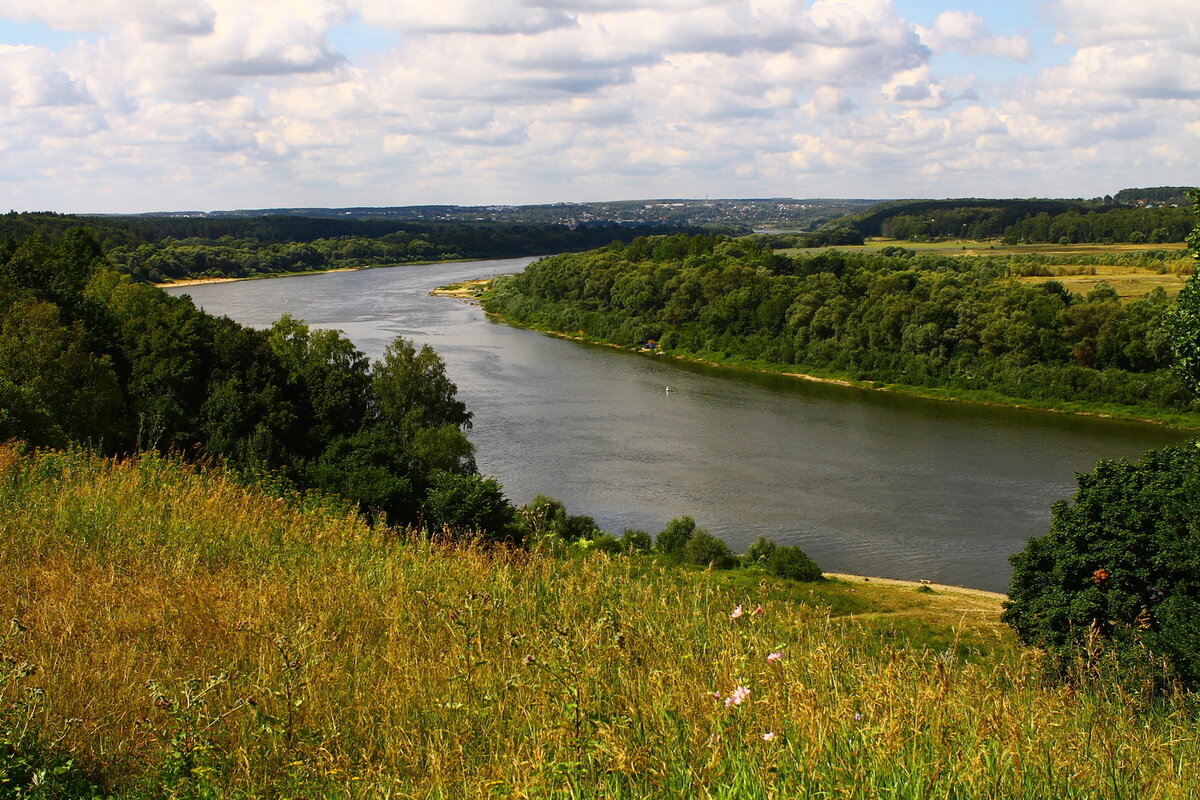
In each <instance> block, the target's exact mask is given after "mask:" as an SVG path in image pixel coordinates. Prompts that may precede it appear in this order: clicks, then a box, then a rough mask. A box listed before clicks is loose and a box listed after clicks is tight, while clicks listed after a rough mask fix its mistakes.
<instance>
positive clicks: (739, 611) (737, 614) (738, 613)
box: [729, 606, 745, 619]
mask: <svg viewBox="0 0 1200 800" xmlns="http://www.w3.org/2000/svg"><path fill="white" fill-rule="evenodd" d="M744 613H745V612H744V611H742V607H741V606H738V607H736V608H735V609H733V612H732V613H731V614H730V615H729V618H730V619H737V618H738V617H740V616H741V615H742V614H744Z"/></svg>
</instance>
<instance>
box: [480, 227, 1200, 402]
mask: <svg viewBox="0 0 1200 800" xmlns="http://www.w3.org/2000/svg"><path fill="white" fill-rule="evenodd" d="M768 244H770V242H768ZM1105 264H1107V265H1110V266H1111V265H1117V266H1120V267H1122V268H1126V269H1144V270H1146V272H1147V273H1148V274H1150V273H1152V274H1166V273H1171V274H1178V275H1184V274H1189V272H1190V271H1194V259H1192V258H1191V257H1189V256H1188V254H1187V253H1186V252H1182V251H1178V250H1158V251H1145V250H1138V251H1130V252H1124V253H1109V254H1097V253H1092V254H1081V255H1064V256H1055V257H1048V256H1026V255H1002V256H972V257H962V256H957V257H956V256H952V255H949V254H934V253H921V252H917V251H915V250H912V249H908V248H904V247H900V246H891V247H886V248H884V249H882V250H880V251H879V252H861V251H860V252H846V251H841V250H832V251H828V250H827V251H820V252H797V253H794V254H787V253H781V252H776V251H774V250H773V249H771V248H770V247H766V246H763V244H762V243H760V242H756V241H755V240H753V239H727V238H723V237H718V236H697V237H686V236H672V237H666V238H654V239H645V240H635V241H634V242H632V243H630V244H628V245H618V244H614V245H610V246H609V247H606V248H603V249H600V250H596V251H592V252H590V253H583V254H574V255H562V256H556V257H553V258H548V259H544V260H542V261H540V262H537V263H535V264H532V265H530V266H529V267H528V268H527V269H526V270H525V271H524V272H523V273H521V274H519V275H515V276H510V277H506V278H502V279H497V280H496V281H495V282H494V283H493V285H492V289H491V291H490V293H489V294H488V295H487V297H486V298H485V308H486V309H487V310H488V311H490V312H492V313H495V314H498V315H500V316H501V317H503V318H504V319H506V320H510V321H513V322H516V323H518V324H523V325H529V326H532V327H536V328H539V329H543V330H550V331H556V332H561V333H565V334H570V335H579V336H582V337H584V338H589V339H592V340H596V341H603V342H611V343H615V344H618V345H621V346H627V347H644V348H649V349H652V350H657V351H659V352H666V353H669V354H673V355H677V356H681V357H689V358H695V359H698V360H703V361H709V362H715V363H727V364H742V365H746V366H751V367H754V368H765V369H772V370H776V371H781V372H795V373H804V374H812V375H818V376H822V377H830V378H843V379H849V380H852V381H858V382H862V383H866V384H868V385H887V386H889V387H893V388H896V387H913V388H914V389H915V390H917V392H918V393H928V394H931V395H936V396H943V397H951V398H954V397H958V398H963V399H974V400H985V401H989V402H1007V403H1013V404H1022V405H1030V406H1035V407H1047V408H1064V409H1070V410H1088V409H1090V410H1093V411H1095V412H1097V413H1105V414H1115V415H1120V416H1127V417H1133V418H1141V419H1145V418H1155V419H1160V420H1163V421H1170V422H1173V423H1175V424H1184V425H1188V426H1194V425H1197V424H1200V416H1197V412H1200V404H1198V403H1197V401H1196V399H1195V397H1194V396H1193V395H1192V394H1191V393H1189V392H1188V390H1187V387H1186V386H1185V384H1184V383H1183V382H1182V381H1181V380H1180V378H1179V376H1178V375H1177V374H1175V373H1174V372H1173V371H1172V370H1171V364H1172V363H1173V358H1174V356H1173V353H1172V349H1171V346H1170V342H1169V338H1170V337H1169V335H1168V333H1167V327H1166V326H1167V321H1168V319H1169V317H1170V315H1171V314H1172V312H1173V309H1174V308H1175V305H1176V301H1174V300H1173V299H1172V298H1171V297H1169V296H1168V295H1167V293H1166V292H1165V291H1164V290H1163V289H1161V288H1155V289H1151V290H1149V291H1147V292H1145V293H1144V294H1142V295H1141V296H1138V297H1132V298H1130V299H1125V300H1123V299H1122V298H1121V297H1120V296H1119V295H1118V294H1117V293H1116V291H1115V290H1114V289H1113V288H1112V287H1111V286H1109V285H1107V284H1105V283H1099V284H1097V285H1095V286H1094V287H1092V288H1091V289H1090V290H1089V291H1088V292H1087V293H1086V294H1077V293H1073V292H1071V291H1070V290H1068V289H1067V287H1066V286H1065V285H1064V283H1063V282H1062V281H1060V280H1056V279H1055V278H1054V277H1053V276H1054V275H1055V274H1056V273H1067V272H1071V271H1078V272H1081V273H1086V272H1089V271H1092V272H1095V271H1099V269H1100V265H1105ZM1035 280H1036V281H1037V282H1036V283H1035V282H1033V281H1035Z"/></svg>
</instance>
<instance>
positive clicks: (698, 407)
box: [170, 258, 1186, 591]
mask: <svg viewBox="0 0 1200 800" xmlns="http://www.w3.org/2000/svg"><path fill="white" fill-rule="evenodd" d="M531 260H532V259H527V258H526V259H510V260H504V261H476V262H463V263H456V264H439V265H432V266H403V267H391V268H387V269H370V270H361V271H353V272H332V273H325V274H317V275H304V276H297V277H288V278H275V279H271V280H261V281H243V282H236V283H215V284H204V285H198V286H189V287H186V288H175V289H171V290H170V291H171V293H172V294H189V295H191V296H192V298H193V300H195V302H196V303H197V304H198V305H200V306H202V307H203V308H204V309H206V310H207V311H209V312H211V313H214V314H222V315H227V316H229V317H232V318H233V319H235V320H237V321H238V322H241V323H243V324H246V325H251V326H254V327H265V326H268V325H270V324H271V323H272V322H273V321H274V320H275V319H277V318H278V317H279V316H280V315H282V314H285V313H288V314H291V315H293V316H295V317H297V318H299V319H302V320H305V321H306V322H308V323H309V324H310V325H312V326H313V327H318V328H336V329H338V330H341V331H343V332H344V333H345V334H346V335H347V336H348V337H350V339H352V340H353V341H354V343H355V344H356V345H357V346H358V348H359V349H361V350H362V351H363V352H365V353H367V354H368V355H370V356H371V357H378V356H380V355H381V354H382V353H383V350H384V348H385V347H386V346H387V344H388V343H389V342H390V341H391V340H392V339H393V338H394V337H396V336H405V337H408V338H410V339H413V340H414V341H416V342H417V343H418V344H424V343H428V344H430V345H432V346H433V347H434V348H435V349H436V350H437V352H438V353H439V354H440V355H441V357H442V358H443V359H444V360H445V362H446V371H447V373H448V374H449V376H450V378H451V379H452V380H453V381H454V382H455V383H456V384H457V385H458V392H459V397H460V398H462V399H463V400H464V401H465V402H466V403H467V406H468V407H469V408H470V409H471V411H472V412H473V413H474V427H473V428H472V430H471V431H470V438H471V440H472V442H474V444H475V446H476V450H477V452H476V461H477V463H478V465H479V468H480V471H481V472H483V473H484V474H486V475H494V476H496V477H497V478H498V479H499V480H500V482H501V483H502V484H503V485H504V487H505V490H506V493H507V494H508V496H509V497H510V498H511V499H512V500H513V501H514V502H516V503H524V502H527V501H528V500H530V499H531V498H532V497H533V495H534V494H536V493H538V492H541V493H544V494H548V495H550V496H552V497H556V498H558V499H560V500H562V501H563V502H564V503H565V504H566V506H567V510H568V511H569V512H570V513H572V514H588V515H590V516H592V517H594V518H595V519H596V521H597V523H598V524H599V525H600V527H602V528H604V529H605V530H608V531H611V532H613V533H615V534H616V535H618V536H619V535H620V534H621V532H622V531H623V530H624V529H625V528H642V529H645V530H648V531H651V532H657V531H659V530H661V529H662V528H663V527H664V525H665V524H666V522H667V521H668V520H669V519H671V518H673V517H677V516H680V515H683V514H690V515H691V516H693V517H694V518H695V519H696V522H697V524H698V525H699V526H701V527H703V528H706V529H707V530H709V531H710V532H711V533H713V534H715V535H717V536H720V537H721V538H723V539H725V541H727V542H728V543H729V544H730V546H731V547H732V548H733V549H734V550H735V551H736V552H742V551H744V550H745V548H746V547H747V546H748V545H749V544H750V543H751V542H753V541H754V539H755V537H757V536H759V535H763V536H767V537H769V538H773V539H775V540H776V541H777V542H779V543H781V544H785V543H786V544H797V545H800V546H801V547H803V548H804V550H805V551H806V552H807V553H808V554H809V555H810V556H812V557H813V558H814V559H815V560H816V561H817V563H818V564H820V565H821V567H822V568H823V569H825V570H826V571H830V572H852V573H857V574H863V575H879V576H886V577H890V578H900V579H907V580H920V579H928V580H931V581H934V582H939V583H949V584H955V585H963V586H970V587H974V588H979V589H988V590H993V591H1005V590H1006V588H1007V585H1008V579H1009V576H1010V573H1011V569H1010V567H1009V564H1008V556H1009V555H1010V554H1012V553H1014V552H1016V551H1018V550H1020V549H1021V548H1022V547H1024V545H1025V541H1026V540H1027V539H1028V538H1029V537H1030V536H1038V535H1041V534H1042V533H1044V532H1045V530H1046V528H1047V526H1048V524H1049V519H1050V505H1051V503H1052V502H1054V501H1055V500H1058V499H1060V498H1067V497H1070V495H1071V493H1072V492H1073V491H1074V487H1075V480H1074V473H1075V472H1076V471H1080V470H1082V471H1087V470H1090V469H1091V468H1092V466H1093V465H1094V464H1095V462H1096V460H1097V459H1100V458H1115V457H1126V458H1128V457H1136V456H1137V455H1138V454H1140V453H1141V452H1142V451H1144V450H1146V449H1149V448H1153V447H1161V446H1163V445H1165V444H1168V443H1171V442H1176V441H1180V440H1182V439H1184V438H1186V436H1185V435H1184V434H1181V433H1178V432H1173V431H1170V430H1166V429H1164V428H1161V427H1157V426H1153V425H1148V424H1139V423H1127V422H1117V421H1112V420H1100V419H1094V418H1088V417H1079V416H1070V415H1064V414H1053V413H1046V412H1036V411H1027V410H1021V409H1008V408H999V407H992V406H975V405H969V404H965V403H953V402H943V401H933V400H919V399H914V398H909V397H903V396H899V395H894V394H889V393H886V392H875V391H869V390H863V389H854V388H848V387H842V386H836V385H831V384H821V383H814V382H810V381H803V380H797V379H794V378H785V377H781V376H775V375H761V374H756V373H749V372H741V371H734V370H726V369H719V368H715V367H705V366H701V365H689V364H684V363H681V362H678V361H676V360H674V359H670V358H665V357H655V356H651V355H642V354H636V353H630V352H624V351H620V350H616V349H613V348H608V347H599V346H595V345H587V344H582V343H578V342H573V341H569V340H565V339H560V338H556V337H552V336H547V335H545V334H541V333H537V332H535V331H529V330H524V329H520V328H515V327H512V326H509V325H504V324H501V323H496V322H493V321H491V320H489V319H488V318H487V317H486V316H485V315H484V313H483V312H482V310H480V309H479V308H478V307H477V306H472V305H468V304H465V303H462V302H459V301H457V300H451V299H447V298H439V297H430V296H429V291H430V290H431V289H433V288H435V287H437V286H440V285H444V284H447V283H452V282H457V281H461V280H466V279H470V278H477V277H486V276H490V275H495V274H502V273H507V272H516V271H519V270H520V269H522V268H523V267H524V266H525V265H526V264H527V263H529V262H530V261H531ZM668 387H669V388H670V390H671V391H669V392H668V391H667V388H668Z"/></svg>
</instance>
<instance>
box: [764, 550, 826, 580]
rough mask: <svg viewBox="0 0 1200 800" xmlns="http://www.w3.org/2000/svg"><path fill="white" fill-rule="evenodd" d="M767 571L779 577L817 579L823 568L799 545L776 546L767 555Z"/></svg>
mask: <svg viewBox="0 0 1200 800" xmlns="http://www.w3.org/2000/svg"><path fill="white" fill-rule="evenodd" d="M767 572H769V573H771V574H772V575H774V576H776V577H778V578H787V579H788V580H793V581H815V580H819V579H820V578H821V568H820V567H818V566H817V562H815V561H813V560H812V559H811V558H809V557H808V555H807V554H806V553H805V552H804V551H803V550H801V549H800V548H799V547H795V546H794V545H789V546H786V547H776V548H775V549H774V550H773V551H771V554H770V555H769V556H767Z"/></svg>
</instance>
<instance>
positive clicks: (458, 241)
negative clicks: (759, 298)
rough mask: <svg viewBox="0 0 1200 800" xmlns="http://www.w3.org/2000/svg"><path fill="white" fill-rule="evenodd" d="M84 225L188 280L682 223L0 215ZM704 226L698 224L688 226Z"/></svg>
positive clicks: (8, 226) (58, 231)
mask: <svg viewBox="0 0 1200 800" xmlns="http://www.w3.org/2000/svg"><path fill="white" fill-rule="evenodd" d="M81 227H82V228H84V229H85V230H87V232H88V233H89V235H90V236H91V237H92V238H93V239H95V240H96V241H97V242H98V243H99V244H100V247H101V251H102V252H103V254H104V255H105V256H107V257H108V259H109V260H110V261H111V263H112V264H113V265H114V266H115V267H116V269H117V270H118V271H120V272H123V273H126V274H128V275H131V276H132V277H133V278H134V279H135V280H139V281H149V282H160V281H164V280H171V279H179V278H188V277H230V278H245V277H252V276H255V275H272V274H279V273H286V272H307V271H311V270H322V269H336V268H339V267H361V266H373V265H380V264H403V263H411V262H417V261H445V260H452V259H471V258H480V259H483V258H515V257H517V256H528V255H544V254H546V253H561V252H566V251H571V250H584V249H588V248H592V247H599V246H602V245H605V244H608V243H609V242H612V241H629V240H631V239H633V238H636V237H637V236H644V235H647V234H653V233H664V232H672V231H678V230H681V229H680V228H679V227H677V226H670V227H664V226H652V225H647V226H626V225H612V224H603V225H584V226H578V227H569V226H567V225H556V224H547V223H488V222H420V221H396V220H380V219H336V218H334V219H330V218H307V217H296V216H286V215H278V216H261V217H226V216H220V217H162V216H145V217H79V216H73V215H67V214H46V213H38V214H18V213H15V212H13V213H10V214H7V215H3V216H0V239H2V238H4V237H12V238H13V239H14V240H16V241H23V240H25V239H26V238H28V237H31V236H42V237H43V238H47V239H55V238H57V237H60V236H62V235H63V234H64V233H65V232H67V231H69V230H72V229H74V228H81ZM682 230H688V231H691V232H699V231H700V230H701V229H699V228H685V229H682Z"/></svg>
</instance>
